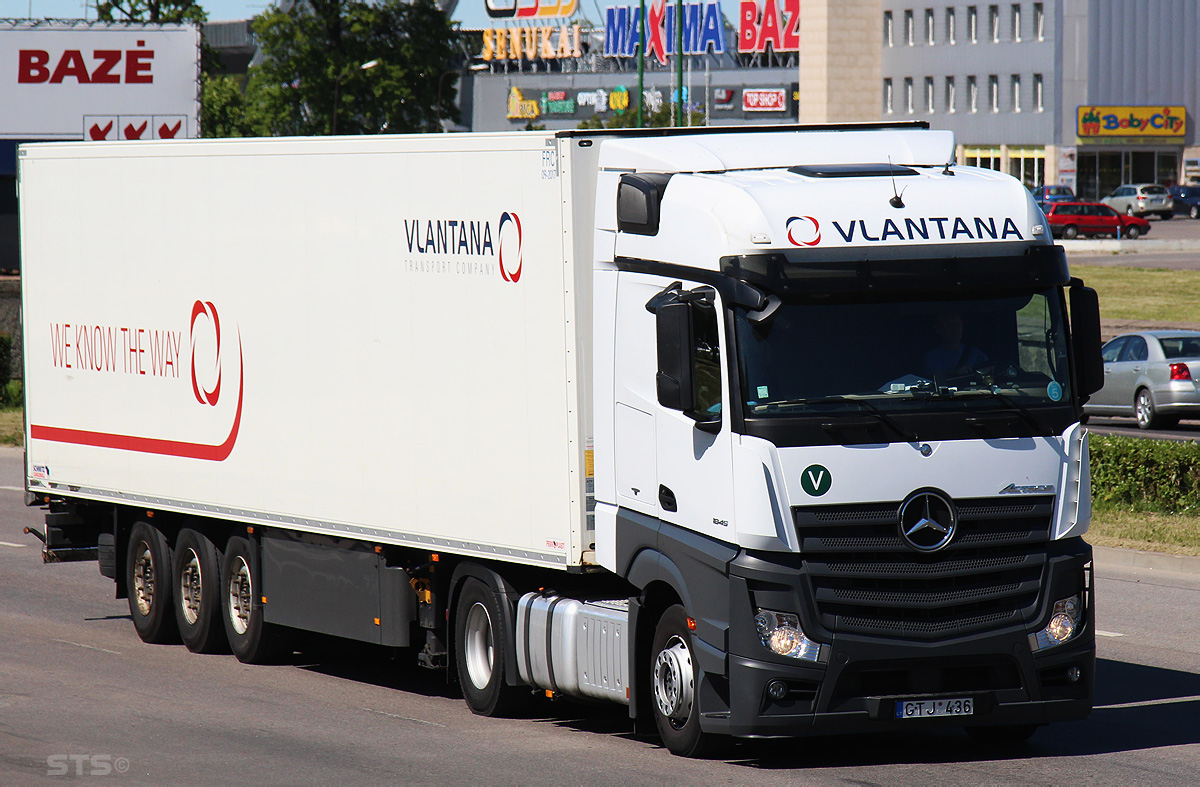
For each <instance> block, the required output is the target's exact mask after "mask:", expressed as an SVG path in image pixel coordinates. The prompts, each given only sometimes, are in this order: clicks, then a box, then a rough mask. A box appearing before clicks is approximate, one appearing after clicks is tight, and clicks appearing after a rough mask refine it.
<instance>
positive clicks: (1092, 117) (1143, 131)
mask: <svg viewBox="0 0 1200 787" xmlns="http://www.w3.org/2000/svg"><path fill="white" fill-rule="evenodd" d="M1076 120H1077V123H1076V131H1075V133H1076V135H1078V136H1079V137H1080V138H1081V139H1089V138H1090V139H1097V138H1105V137H1180V136H1183V135H1184V134H1185V133H1186V132H1187V108H1186V107H1182V106H1176V107H1170V106H1168V107H1164V106H1162V105H1161V104H1156V105H1153V106H1115V107H1105V106H1090V105H1087V104H1085V105H1083V106H1081V107H1078V108H1077V109H1076Z"/></svg>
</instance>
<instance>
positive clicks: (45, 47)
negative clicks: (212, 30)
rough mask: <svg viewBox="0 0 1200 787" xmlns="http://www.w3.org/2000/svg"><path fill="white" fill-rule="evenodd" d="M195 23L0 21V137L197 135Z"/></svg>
mask: <svg viewBox="0 0 1200 787" xmlns="http://www.w3.org/2000/svg"><path fill="white" fill-rule="evenodd" d="M199 79H200V32H199V29H198V28H197V27H195V26H194V25H190V24H188V25H176V24H170V25H149V24H147V25H109V24H102V23H95V24H88V23H71V22H61V23H60V22H48V23H47V22H40V23H37V24H32V23H28V22H14V23H7V24H4V25H0V107H5V111H4V112H0V138H7V139H88V140H96V141H101V140H115V139H128V140H134V139H176V138H184V137H195V136H198V135H199V128H198V126H197V119H198V116H199V111H200V103H199V94H198V84H199Z"/></svg>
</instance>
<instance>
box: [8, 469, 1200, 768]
mask: <svg viewBox="0 0 1200 787" xmlns="http://www.w3.org/2000/svg"><path fill="white" fill-rule="evenodd" d="M20 461H21V453H20V451H18V450H14V449H0V783H3V784H13V783H39V782H44V781H54V780H57V779H59V778H63V777H71V776H75V775H85V776H86V775H91V776H95V777H97V778H106V779H111V780H119V781H123V782H137V783H151V782H152V783H182V782H186V783H197V784H217V783H235V782H237V783H244V782H256V783H261V784H295V783H334V782H339V783H350V784H360V783H379V782H393V783H403V784H407V783H416V782H420V783H423V784H463V783H469V782H474V783H484V782H486V783H501V784H563V783H579V784H618V783H620V784H662V783H696V784H729V783H732V784H770V785H778V784H780V783H803V784H846V783H855V784H965V783H971V784H978V783H991V782H1020V783H1031V782H1032V783H1080V782H1087V783H1094V784H1121V785H1130V784H1154V785H1162V784H1189V783H1195V780H1196V774H1197V773H1200V724H1197V723H1196V720H1197V719H1200V619H1198V618H1197V616H1196V615H1195V614H1194V610H1195V609H1196V608H1197V606H1198V604H1200V577H1197V576H1189V575H1182V574H1163V573H1159V574H1155V573H1154V572H1151V571H1145V570H1142V571H1137V570H1131V569H1120V568H1117V567H1115V566H1103V565H1101V566H1099V567H1098V571H1097V580H1096V586H1097V590H1098V594H1099V598H1100V601H1099V612H1098V615H1099V629H1101V630H1102V631H1103V634H1102V635H1101V636H1100V638H1099V651H1100V661H1099V667H1098V673H1099V674H1098V679H1097V684H1098V685H1097V709H1096V710H1095V712H1094V713H1093V714H1092V716H1091V717H1090V718H1089V719H1087V720H1084V721H1080V722H1072V723H1066V724H1061V725H1057V726H1054V727H1049V728H1045V729H1043V730H1041V731H1039V732H1038V734H1037V735H1035V736H1034V738H1033V739H1032V740H1031V741H1030V742H1029V743H1027V744H1023V745H1021V746H1018V747H1015V748H1012V749H1009V750H1000V751H997V750H990V749H986V748H982V747H980V746H978V745H976V744H974V743H972V742H971V741H970V740H969V739H968V738H967V737H966V736H964V735H962V734H961V733H960V732H958V731H954V730H945V731H928V732H922V731H914V732H912V733H910V734H902V735H897V736H882V735H866V736H851V737H843V738H824V739H809V740H801V741H796V742H791V741H789V742H779V741H748V742H741V743H738V744H736V745H734V746H733V747H732V748H731V750H730V751H729V752H728V756H727V757H726V758H724V759H718V760H714V761H689V760H682V759H679V758H676V757H672V756H671V755H670V754H668V753H667V752H666V751H665V750H663V749H661V748H660V747H659V746H658V745H657V744H656V743H655V742H654V741H650V740H646V739H642V738H637V737H635V736H633V735H631V734H630V732H629V726H628V722H627V720H626V719H625V714H624V709H623V708H620V707H618V706H607V705H594V706H587V705H582V704H575V703H570V702H562V703H553V704H551V703H546V704H544V705H541V706H539V707H538V708H536V709H535V710H534V712H533V713H532V714H531V715H530V716H529V717H528V718H522V719H485V718H480V717H477V716H473V715H472V714H471V713H470V712H469V711H468V710H467V709H466V707H465V705H464V704H463V703H462V701H461V699H459V698H458V696H457V695H456V693H455V691H454V689H453V688H451V687H448V686H447V685H446V684H445V683H444V682H443V681H442V680H441V679H440V677H439V676H438V675H437V674H435V673H429V672H425V671H422V670H420V669H418V668H417V667H415V666H412V665H410V664H409V663H407V662H405V661H397V660H391V659H389V658H387V657H386V655H385V654H383V653H381V652H379V651H377V650H372V649H370V648H365V647H359V646H355V645H352V644H344V643H336V642H334V643H330V642H325V643H320V644H319V645H314V646H313V647H311V648H310V652H309V653H308V654H300V655H297V657H296V659H295V662H294V663H292V664H288V665H283V666H275V667H250V666H246V665H243V664H240V663H239V662H237V661H236V660H235V659H234V658H233V657H232V656H197V655H194V654H190V653H188V652H187V651H186V650H185V649H184V648H182V647H180V646H161V645H159V646H155V645H146V644H143V643H142V642H141V641H140V640H138V638H137V636H136V635H135V633H134V631H133V627H132V625H131V624H130V622H129V620H128V617H127V609H126V606H125V602H124V601H117V600H115V599H113V598H112V588H113V586H112V583H111V582H110V581H109V580H106V579H104V578H102V577H100V576H99V574H98V572H97V569H96V565H95V564H94V563H78V564H68V565H50V566H44V565H42V563H41V560H40V553H39V551H38V549H37V546H36V543H35V542H33V540H32V539H31V537H29V536H25V535H22V533H21V529H22V527H23V526H25V525H26V524H34V525H37V524H40V513H39V512H38V510H37V509H26V508H25V507H24V506H23V504H22V502H23V494H22V492H21V491H20V488H21V468H20Z"/></svg>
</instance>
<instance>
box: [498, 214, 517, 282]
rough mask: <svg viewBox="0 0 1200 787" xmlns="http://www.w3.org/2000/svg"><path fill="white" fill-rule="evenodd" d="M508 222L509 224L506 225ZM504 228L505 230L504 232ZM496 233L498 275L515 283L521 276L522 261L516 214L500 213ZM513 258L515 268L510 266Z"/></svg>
mask: <svg viewBox="0 0 1200 787" xmlns="http://www.w3.org/2000/svg"><path fill="white" fill-rule="evenodd" d="M509 224H511V226H508V225H509ZM506 228H507V232H505V229H506ZM497 234H498V236H499V248H500V275H501V276H503V277H504V280H505V281H507V282H512V283H513V284H516V283H517V282H518V281H519V280H520V278H521V265H522V264H523V263H524V259H523V258H522V251H521V244H522V236H521V220H520V219H519V218H517V214H515V213H508V212H505V213H502V214H500V229H499V230H498V232H497ZM514 259H515V260H516V268H513V267H512V264H513V260H514Z"/></svg>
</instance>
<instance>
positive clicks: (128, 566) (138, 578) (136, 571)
mask: <svg viewBox="0 0 1200 787" xmlns="http://www.w3.org/2000/svg"><path fill="white" fill-rule="evenodd" d="M125 586H126V587H127V588H128V589H129V616H130V617H131V618H133V627H134V629H136V630H137V633H138V636H139V637H141V638H142V642H151V643H168V642H170V643H173V642H178V641H179V640H178V636H179V632H178V630H177V629H176V627H175V615H174V614H173V613H172V611H171V607H172V604H171V545H170V544H168V543H167V539H166V537H165V536H164V535H163V534H162V531H160V530H159V529H158V528H156V527H154V526H153V525H151V524H149V523H148V522H136V523H134V525H133V529H132V530H130V532H129V551H128V553H127V555H126V560H125Z"/></svg>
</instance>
